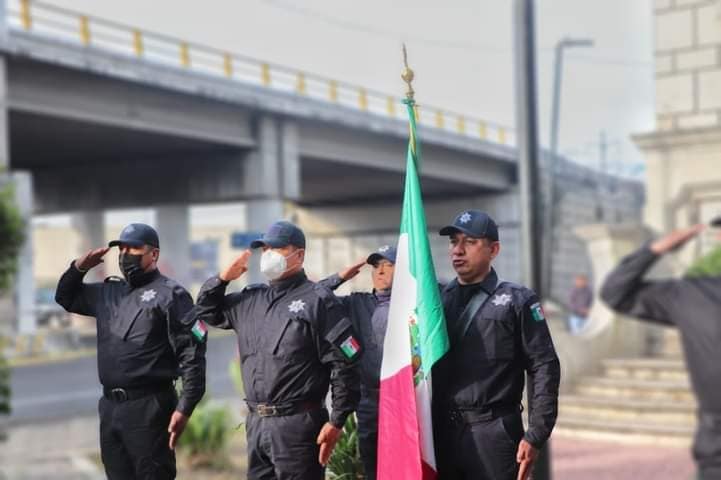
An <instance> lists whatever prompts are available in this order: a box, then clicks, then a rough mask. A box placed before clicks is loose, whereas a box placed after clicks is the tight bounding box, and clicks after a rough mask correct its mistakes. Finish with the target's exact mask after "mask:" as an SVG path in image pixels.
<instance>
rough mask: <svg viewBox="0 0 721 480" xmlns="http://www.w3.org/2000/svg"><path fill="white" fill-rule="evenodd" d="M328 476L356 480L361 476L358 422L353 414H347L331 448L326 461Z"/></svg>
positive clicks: (336, 478)
mask: <svg viewBox="0 0 721 480" xmlns="http://www.w3.org/2000/svg"><path fill="white" fill-rule="evenodd" d="M328 478H329V479H331V480H357V479H360V478H364V477H363V464H362V463H361V459H360V452H359V451H358V424H357V423H356V419H355V415H349V416H348V420H346V422H345V425H344V426H343V434H342V435H341V437H340V439H339V440H338V443H337V444H336V446H335V449H333V455H331V457H330V461H329V462H328Z"/></svg>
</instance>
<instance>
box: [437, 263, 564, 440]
mask: <svg viewBox="0 0 721 480" xmlns="http://www.w3.org/2000/svg"><path fill="white" fill-rule="evenodd" d="M497 282H498V277H497V275H496V272H495V271H494V270H491V272H490V273H489V274H488V275H487V276H486V278H485V279H484V280H483V282H481V283H480V284H477V286H476V287H473V286H470V288H462V286H461V285H459V283H458V281H457V280H453V281H451V282H450V283H449V284H448V285H447V286H446V287H445V288H444V289H443V292H442V297H443V305H444V311H445V314H446V322H447V325H448V336H449V340H450V344H451V348H450V350H449V352H448V353H447V354H446V355H445V356H444V357H443V358H441V360H440V361H439V362H438V363H437V364H436V366H435V367H434V370H433V402H434V408H440V409H447V408H459V409H464V408H474V409H486V408H494V407H500V406H513V405H520V403H521V399H522V396H523V387H524V384H525V373H526V372H527V373H528V375H529V379H530V382H531V390H532V392H533V395H532V398H531V400H530V409H529V410H530V417H529V428H528V431H527V432H526V436H525V438H526V440H527V441H529V442H530V443H531V444H532V445H534V446H536V447H540V446H541V445H543V443H544V442H545V441H546V440H547V439H548V436H549V435H550V434H551V430H552V429H553V426H554V425H555V422H556V417H557V414H558V387H559V382H560V365H559V362H558V357H557V356H556V351H555V349H554V347H553V342H552V340H551V334H550V332H549V330H548V325H547V324H546V320H545V317H544V315H543V310H542V309H541V307H540V304H539V300H538V297H537V296H536V294H535V293H534V292H533V291H532V290H530V289H528V288H526V287H523V286H521V285H517V284H514V283H511V282H502V283H501V284H500V285H498V286H496V284H497ZM480 288H482V289H484V290H486V291H487V292H490V295H489V297H488V300H486V302H485V303H484V304H483V306H482V307H481V308H480V309H479V310H478V312H477V313H476V315H475V316H474V317H473V320H472V322H471V324H470V326H469V328H468V330H467V331H466V332H465V335H463V332H462V330H463V325H462V324H461V323H462V322H461V318H460V316H461V313H462V311H463V309H464V308H465V306H466V305H467V303H468V301H470V298H471V296H472V294H473V293H475V292H477V291H478V289H480Z"/></svg>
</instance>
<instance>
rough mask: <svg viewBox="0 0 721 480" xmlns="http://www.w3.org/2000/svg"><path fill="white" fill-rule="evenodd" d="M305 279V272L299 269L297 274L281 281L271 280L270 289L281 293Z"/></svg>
mask: <svg viewBox="0 0 721 480" xmlns="http://www.w3.org/2000/svg"><path fill="white" fill-rule="evenodd" d="M307 279H308V277H307V276H306V275H305V270H302V269H301V270H300V271H299V272H298V273H295V274H293V275H291V276H290V277H288V278H284V279H282V280H271V282H270V288H272V289H273V290H276V291H281V292H282V291H285V290H289V289H291V288H293V287H295V286H296V285H299V284H301V283H302V282H304V281H306V280H307Z"/></svg>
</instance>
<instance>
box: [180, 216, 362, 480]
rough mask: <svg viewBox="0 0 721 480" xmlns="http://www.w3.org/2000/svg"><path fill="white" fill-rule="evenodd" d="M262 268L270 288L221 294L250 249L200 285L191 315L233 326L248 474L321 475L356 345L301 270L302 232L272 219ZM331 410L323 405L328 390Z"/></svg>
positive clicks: (346, 403)
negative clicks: (245, 412) (240, 376)
mask: <svg viewBox="0 0 721 480" xmlns="http://www.w3.org/2000/svg"><path fill="white" fill-rule="evenodd" d="M251 248H262V249H263V255H262V257H261V260H260V269H261V272H262V273H264V274H265V275H266V276H267V277H268V279H269V280H270V284H255V285H249V286H247V287H246V288H245V289H243V290H242V291H241V292H239V293H232V294H229V295H226V294H225V290H226V287H227V286H228V283H229V282H231V281H233V280H235V279H237V278H238V277H240V276H241V275H242V274H243V273H244V272H246V271H247V264H248V259H249V258H250V255H251V251H250V250H246V251H245V252H243V253H242V254H241V255H240V256H239V257H238V258H237V259H236V260H235V261H234V262H233V264H231V265H230V266H229V267H228V268H227V269H226V270H225V271H224V272H222V273H221V274H220V275H219V276H217V277H212V278H210V279H209V280H208V281H207V282H205V284H204V285H203V287H202V289H201V291H200V294H199V296H198V302H197V305H196V307H195V315H194V318H197V319H200V320H203V321H205V322H207V323H208V324H210V325H212V326H215V327H219V328H223V329H233V330H235V332H236V334H237V336H238V349H239V353H240V364H241V370H242V374H243V385H244V390H245V394H246V395H247V399H246V403H247V404H248V409H249V415H248V418H247V421H246V435H247V441H248V478H249V479H253V480H270V479H277V480H288V479H302V480H321V479H322V478H323V476H324V466H325V464H326V463H327V462H328V458H329V457H330V454H331V452H332V450H333V447H334V446H335V443H336V442H337V440H338V438H339V436H340V433H341V429H342V428H343V424H344V423H345V420H346V418H347V417H348V415H349V414H350V413H352V412H353V411H354V410H355V409H356V406H357V405H358V398H359V396H360V394H359V383H360V382H359V379H358V373H357V371H356V370H357V369H356V367H355V362H356V360H357V359H358V358H359V357H360V344H359V342H358V340H357V338H356V337H355V333H354V331H353V328H352V325H351V322H350V320H349V319H348V318H347V316H345V315H344V313H343V307H342V305H341V304H340V302H339V301H338V300H337V299H336V298H335V297H334V296H333V294H332V292H330V291H329V290H328V289H327V288H325V287H323V286H320V285H318V284H316V283H314V282H311V281H310V280H308V278H307V277H306V275H305V272H304V270H303V261H304V259H305V236H304V234H303V232H302V231H301V230H300V229H299V228H298V227H296V226H295V225H293V224H292V223H290V222H285V221H279V222H276V223H274V224H273V225H272V226H271V227H270V229H269V230H268V232H267V233H266V234H265V235H264V236H263V238H262V239H260V240H256V241H254V242H253V243H252V244H251ZM329 385H330V387H331V390H332V406H333V410H332V413H331V414H330V416H329V415H328V411H327V410H326V409H325V404H324V401H325V397H326V395H327V393H328V387H329Z"/></svg>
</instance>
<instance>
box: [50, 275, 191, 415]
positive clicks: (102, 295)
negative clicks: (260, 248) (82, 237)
mask: <svg viewBox="0 0 721 480" xmlns="http://www.w3.org/2000/svg"><path fill="white" fill-rule="evenodd" d="M84 276H85V273H83V272H80V271H79V270H78V269H77V268H75V264H74V263H73V264H72V265H71V266H70V268H68V269H67V270H66V271H65V273H64V274H63V276H62V277H61V278H60V281H59V282H58V287H57V291H56V294H55V301H57V302H58V304H60V305H61V306H62V307H63V308H65V310H67V311H68V312H71V313H77V314H79V315H88V316H91V317H95V318H96V323H97V331H98V338H97V341H98V374H99V376H100V383H101V384H103V386H104V387H106V388H116V387H121V388H138V387H146V386H157V385H158V384H162V383H168V384H170V383H171V382H172V381H174V380H175V379H176V378H177V377H178V374H180V375H181V376H182V379H183V393H182V395H181V398H180V400H179V402H178V406H177V410H178V411H179V412H181V413H184V414H186V415H190V414H191V413H192V411H193V409H194V408H195V405H196V404H197V403H198V402H199V401H200V399H201V398H202V396H203V393H204V392H205V344H204V342H203V341H198V340H196V339H195V338H194V337H193V335H192V333H191V329H190V326H186V325H185V324H184V322H183V321H182V320H183V316H184V315H185V314H186V313H188V312H189V311H190V310H191V308H192V306H193V299H192V298H191V297H190V295H189V294H188V292H187V291H186V290H185V289H184V288H183V287H181V286H180V285H179V284H177V283H176V282H174V281H173V280H171V279H169V278H167V277H165V276H163V275H162V274H161V273H160V272H159V271H158V270H154V271H152V272H149V273H146V274H145V275H144V276H143V278H142V280H141V281H140V282H139V286H138V287H135V288H132V287H131V286H130V285H129V284H128V283H126V282H124V281H121V280H118V281H112V280H106V281H105V282H104V283H83V277H84Z"/></svg>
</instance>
